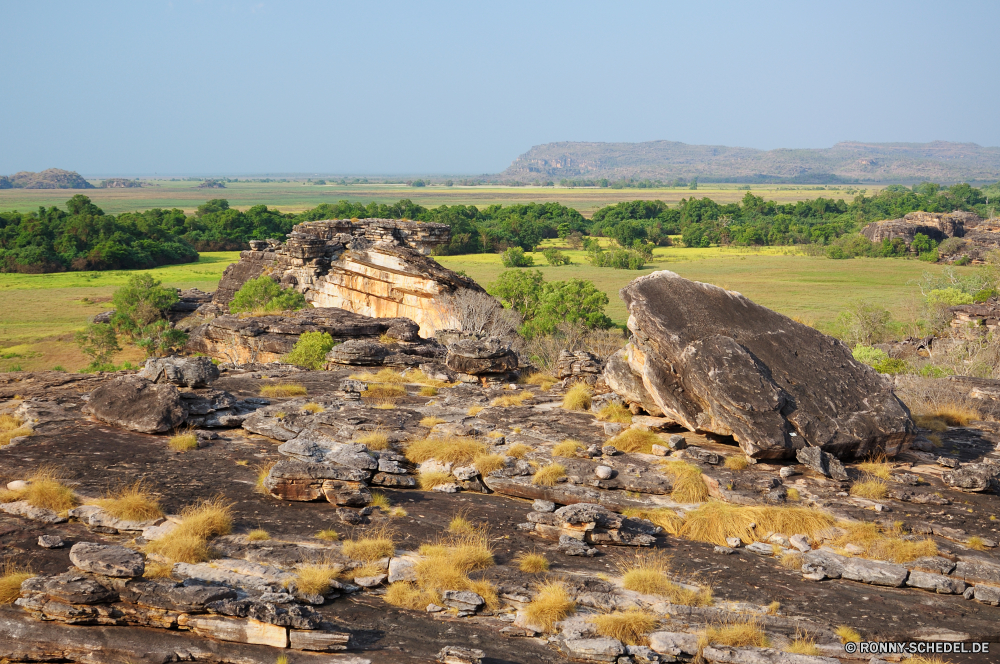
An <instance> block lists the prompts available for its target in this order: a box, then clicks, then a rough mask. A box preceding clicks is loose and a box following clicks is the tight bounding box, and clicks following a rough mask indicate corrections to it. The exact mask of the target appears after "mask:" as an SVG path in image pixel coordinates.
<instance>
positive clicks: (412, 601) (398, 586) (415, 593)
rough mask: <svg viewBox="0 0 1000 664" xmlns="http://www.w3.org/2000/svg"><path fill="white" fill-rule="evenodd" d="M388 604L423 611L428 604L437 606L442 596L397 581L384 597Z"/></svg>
mask: <svg viewBox="0 0 1000 664" xmlns="http://www.w3.org/2000/svg"><path fill="white" fill-rule="evenodd" d="M382 599H384V600H385V601H386V603H388V604H392V605H393V606H398V607H400V608H403V609H411V610H413V611H423V610H424V609H426V608H427V605H428V604H437V603H438V602H440V601H441V595H439V594H438V593H436V592H433V591H429V590H421V589H420V588H418V587H417V586H416V585H415V584H413V583H410V582H409V581H396V582H395V583H393V584H391V585H390V586H389V587H388V588H387V589H386V591H385V595H384V596H383V597H382Z"/></svg>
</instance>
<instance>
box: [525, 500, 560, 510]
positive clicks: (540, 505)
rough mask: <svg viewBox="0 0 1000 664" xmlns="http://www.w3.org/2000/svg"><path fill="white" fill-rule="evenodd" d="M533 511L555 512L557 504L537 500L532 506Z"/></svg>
mask: <svg viewBox="0 0 1000 664" xmlns="http://www.w3.org/2000/svg"><path fill="white" fill-rule="evenodd" d="M531 509H533V510H534V511H536V512H555V511H556V504H555V503H554V502H552V501H551V500H542V499H541V498H537V499H536V500H535V502H533V503H532V504H531Z"/></svg>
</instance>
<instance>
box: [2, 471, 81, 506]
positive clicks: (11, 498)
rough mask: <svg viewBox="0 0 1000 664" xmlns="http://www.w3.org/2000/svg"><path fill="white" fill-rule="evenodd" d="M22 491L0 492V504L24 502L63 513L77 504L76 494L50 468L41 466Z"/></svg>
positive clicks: (57, 473)
mask: <svg viewBox="0 0 1000 664" xmlns="http://www.w3.org/2000/svg"><path fill="white" fill-rule="evenodd" d="M27 481H28V486H27V487H26V488H24V489H19V490H17V491H11V490H8V489H3V490H2V491H0V502H3V503H12V502H15V501H18V500H26V501H28V504H29V505H32V506H34V507H41V508H44V509H49V510H52V511H54V512H63V511H65V510H68V509H70V508H72V507H76V506H77V504H78V501H77V498H76V494H74V493H73V490H72V489H70V488H69V487H68V486H66V485H64V484H63V483H62V481H61V480H60V478H59V472H58V471H57V470H56V469H55V468H52V467H50V466H42V467H40V468H39V469H38V470H36V471H35V472H34V473H33V474H32V475H31V477H29V478H28V479H27Z"/></svg>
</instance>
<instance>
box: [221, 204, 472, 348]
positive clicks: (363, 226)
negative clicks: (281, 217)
mask: <svg viewBox="0 0 1000 664" xmlns="http://www.w3.org/2000/svg"><path fill="white" fill-rule="evenodd" d="M449 240H450V228H449V227H448V226H447V225H446V224H432V223H420V222H415V221H398V220H393V219H362V220H360V221H353V220H350V219H334V220H324V221H309V222H305V223H302V224H298V225H296V226H295V227H294V228H293V229H292V232H291V233H290V234H289V235H288V240H287V242H284V243H281V242H279V241H278V240H267V241H263V240H252V241H251V242H250V246H251V249H250V251H244V252H242V253H241V254H240V260H239V262H238V263H233V264H232V265H230V266H229V267H228V268H226V271H225V273H224V274H223V275H222V280H221V281H220V282H219V288H218V290H217V291H216V293H215V298H214V302H215V303H216V304H228V303H229V301H230V300H231V299H232V298H233V295H234V294H235V293H236V291H237V290H239V288H240V287H241V286H242V285H243V284H244V283H245V282H246V281H247V280H249V279H255V278H257V277H259V276H260V275H262V274H268V275H270V276H271V277H272V278H274V279H276V280H277V281H280V282H281V284H282V285H283V286H285V287H294V288H296V289H297V290H299V291H300V292H301V293H302V294H303V295H305V298H306V300H307V301H308V302H310V303H312V305H313V306H315V307H336V308H340V309H345V310H347V311H351V312H354V313H358V314H363V315H365V316H371V317H373V318H409V319H410V320H412V321H414V322H416V323H417V325H419V326H420V334H422V335H424V336H432V335H433V334H434V332H436V331H437V330H444V329H453V328H457V327H460V323H459V321H458V320H457V318H456V314H455V313H454V307H452V306H450V305H449V298H451V297H453V296H456V295H459V294H461V293H462V292H467V291H472V292H477V293H482V292H483V290H482V288H481V287H480V286H479V285H478V284H477V283H476V282H475V281H473V280H472V279H469V278H468V277H463V276H461V275H459V274H456V273H455V272H452V271H451V270H448V269H445V268H443V267H441V265H439V264H438V263H437V262H436V261H435V260H434V259H432V258H430V257H429V256H428V255H427V254H429V253H430V252H431V250H432V249H433V248H434V247H436V246H440V245H445V244H447V243H448V241H449Z"/></svg>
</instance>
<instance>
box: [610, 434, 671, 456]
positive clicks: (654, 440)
mask: <svg viewBox="0 0 1000 664" xmlns="http://www.w3.org/2000/svg"><path fill="white" fill-rule="evenodd" d="M662 442H663V440H662V439H661V438H660V437H659V436H657V435H656V434H655V433H653V432H652V431H640V430H639V429H626V430H625V431H622V432H621V433H620V434H618V435H617V436H615V437H614V438H612V439H611V440H609V441H608V442H607V443H605V444H606V445H613V446H614V447H615V448H616V449H617V450H618V451H619V452H642V453H644V454H649V453H651V452H652V451H653V445H659V444H661V443H662Z"/></svg>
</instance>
